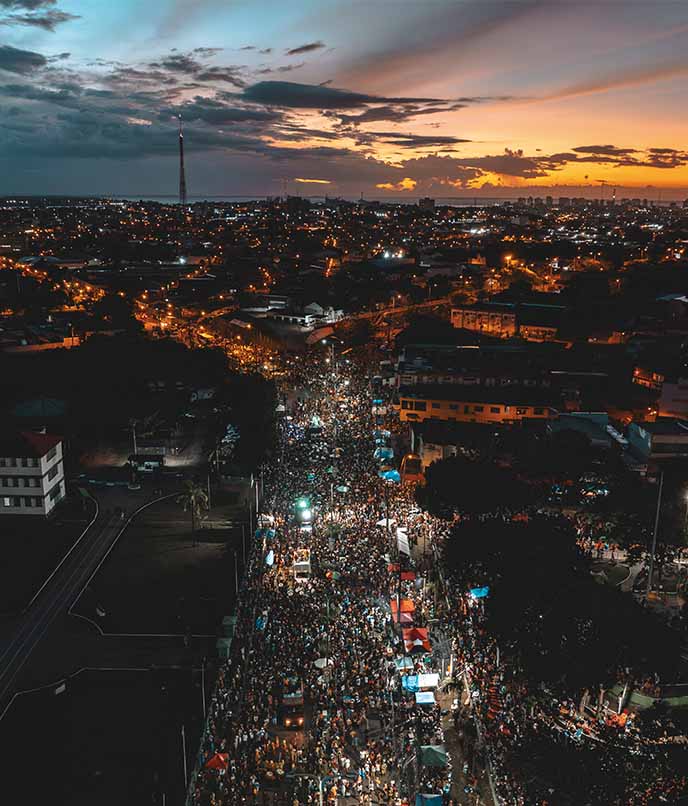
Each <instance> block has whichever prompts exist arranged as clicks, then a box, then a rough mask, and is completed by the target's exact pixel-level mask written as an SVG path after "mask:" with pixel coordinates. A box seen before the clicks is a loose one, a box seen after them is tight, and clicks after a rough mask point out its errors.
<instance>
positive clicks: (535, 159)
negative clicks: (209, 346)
mask: <svg viewBox="0 0 688 806" xmlns="http://www.w3.org/2000/svg"><path fill="white" fill-rule="evenodd" d="M0 25H1V26H2V34H3V36H2V40H1V41H0V108H1V109H2V110H3V115H2V122H1V123H0V127H1V131H0V155H1V156H2V158H3V159H2V163H3V172H4V176H5V182H4V186H5V189H6V191H5V192H7V193H12V194H22V195H28V194H71V195H78V194H115V195H137V194H141V195H157V194H160V195H170V196H174V195H175V192H176V189H177V186H178V174H177V162H178V159H177V148H178V142H177V128H178V116H179V115H182V116H183V118H184V125H185V150H186V152H187V180H188V184H189V195H190V197H194V196H204V195H207V196H212V195H270V194H278V193H280V192H282V191H283V190H284V188H285V186H286V187H288V188H289V189H290V191H291V192H295V193H299V192H300V193H302V194H303V195H312V194H318V195H321V194H322V195H325V194H327V195H331V196H334V195H342V196H354V195H358V194H359V193H363V194H365V195H366V196H368V197H385V196H389V197H395V198H405V197H408V200H409V201H413V200H414V199H415V198H417V197H418V196H420V195H426V194H429V195H434V196H438V197H452V196H462V195H466V196H480V197H485V196H501V195H510V196H517V195H524V196H527V195H546V194H551V195H553V196H559V195H585V196H594V197H599V196H606V197H607V198H609V197H610V196H611V188H612V187H615V188H616V189H617V196H618V197H620V196H624V195H625V196H636V197H648V198H651V199H657V198H662V199H664V200H671V199H680V198H683V196H684V195H685V193H686V192H687V191H686V189H687V188H688V151H686V150H684V149H683V147H682V144H683V139H682V128H683V129H685V113H684V111H683V109H684V106H683V103H682V101H683V99H684V94H685V93H684V85H683V82H684V80H685V75H686V73H688V57H687V56H686V55H685V54H686V53H687V52H688V50H687V49H686V47H685V45H686V44H687V42H686V40H688V7H685V6H682V5H680V4H676V3H658V4H644V3H626V4H619V3H612V2H606V3H598V4H586V3H576V2H574V3H566V4H560V3H537V2H518V3H492V2H486V3H479V4H478V3H461V4H456V3H444V2H436V3H431V4H425V5H422V6H418V7H411V6H407V5H402V6H400V7H395V8H394V9H393V13H392V10H391V7H390V6H389V4H386V3H377V4H372V5H370V6H368V5H363V4H356V3H354V4H351V3H348V4H344V3H341V2H327V3H323V2H319V3H315V2H305V1H304V0H300V2H292V3H287V4H277V3H262V4H260V5H259V7H257V6H256V4H251V3H245V2H238V3H233V4H231V5H230V6H227V5H225V4H222V3H220V2H217V0H196V1H195V2H190V1H189V2H187V1H186V0H176V2H173V3H170V2H150V3H147V4H146V6H145V8H142V7H138V6H134V5H133V4H130V3H126V2H125V3H120V4H116V5H113V6H112V7H110V6H108V7H100V6H99V4H96V3H93V2H88V1H87V0H59V2H58V1H57V0H0ZM117 31H121V32H122V34H121V35H117V34H116V32H117ZM113 34H114V35H113Z"/></svg>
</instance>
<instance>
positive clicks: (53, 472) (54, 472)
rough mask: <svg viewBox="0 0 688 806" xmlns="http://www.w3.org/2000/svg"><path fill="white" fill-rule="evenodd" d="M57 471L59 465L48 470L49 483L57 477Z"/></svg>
mask: <svg viewBox="0 0 688 806" xmlns="http://www.w3.org/2000/svg"><path fill="white" fill-rule="evenodd" d="M59 469H60V465H59V464H57V465H53V466H52V467H51V468H50V470H49V471H48V481H50V480H51V479H54V478H55V476H57V472H58V470H59Z"/></svg>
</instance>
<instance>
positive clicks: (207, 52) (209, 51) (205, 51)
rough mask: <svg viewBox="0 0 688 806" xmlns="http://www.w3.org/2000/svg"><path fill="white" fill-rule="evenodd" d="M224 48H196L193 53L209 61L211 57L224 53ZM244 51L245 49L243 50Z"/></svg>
mask: <svg viewBox="0 0 688 806" xmlns="http://www.w3.org/2000/svg"><path fill="white" fill-rule="evenodd" d="M223 50H224V48H194V49H193V53H195V54H197V55H198V56H202V57H203V58H204V59H207V58H208V57H209V56H215V55H216V54H217V53H222V51H223ZM242 50H243V48H242Z"/></svg>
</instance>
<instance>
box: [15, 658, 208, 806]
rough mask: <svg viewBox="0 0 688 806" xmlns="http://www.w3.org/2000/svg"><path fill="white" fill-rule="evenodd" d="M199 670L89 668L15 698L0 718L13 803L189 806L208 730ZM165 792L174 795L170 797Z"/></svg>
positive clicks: (82, 805) (32, 804)
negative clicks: (187, 784)
mask: <svg viewBox="0 0 688 806" xmlns="http://www.w3.org/2000/svg"><path fill="white" fill-rule="evenodd" d="M199 684H200V677H199V673H198V672H197V671H196V672H191V671H190V670H188V669H185V670H179V671H166V672H163V671H154V672H149V671H144V672H84V673H82V674H80V675H78V676H77V677H75V678H73V679H72V680H70V681H68V683H67V687H66V690H65V691H64V692H62V693H59V694H55V693H54V689H53V688H49V689H47V690H45V691H42V692H38V693H35V694H30V695H25V696H23V697H19V698H17V699H16V700H15V702H14V703H13V705H12V707H11V708H10V710H9V711H8V712H7V714H6V716H5V718H4V719H3V720H2V721H1V722H0V743H2V746H3V748H4V756H5V758H4V761H5V763H6V765H7V769H8V770H12V773H13V775H12V777H13V780H12V782H11V783H9V784H8V787H7V788H8V791H9V792H14V793H15V794H14V795H11V794H7V795H6V797H5V798H4V799H3V803H7V804H8V806H9V804H10V803H21V804H23V806H39V804H40V806H43V804H48V803H50V804H69V806H93V804H96V803H97V804H100V806H122V804H128V806H162V804H165V806H182V804H183V802H184V772H183V755H182V741H181V726H182V724H183V725H184V728H185V735H186V748H187V757H188V765H189V770H190V769H191V768H192V767H193V763H194V760H195V759H194V755H195V750H196V748H197V747H198V741H199V735H200V731H201V713H202V710H201V697H200V687H199ZM163 795H164V796H165V797H164V799H163Z"/></svg>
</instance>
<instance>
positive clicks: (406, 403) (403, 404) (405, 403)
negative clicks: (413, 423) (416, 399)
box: [401, 400, 411, 409]
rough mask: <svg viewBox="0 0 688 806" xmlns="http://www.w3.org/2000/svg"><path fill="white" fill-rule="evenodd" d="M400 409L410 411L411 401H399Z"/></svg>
mask: <svg viewBox="0 0 688 806" xmlns="http://www.w3.org/2000/svg"><path fill="white" fill-rule="evenodd" d="M401 408H402V409H410V408H411V401H410V400H402V401H401Z"/></svg>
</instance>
